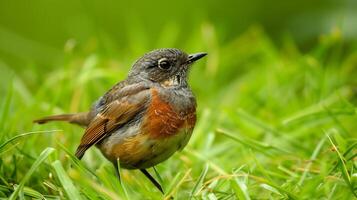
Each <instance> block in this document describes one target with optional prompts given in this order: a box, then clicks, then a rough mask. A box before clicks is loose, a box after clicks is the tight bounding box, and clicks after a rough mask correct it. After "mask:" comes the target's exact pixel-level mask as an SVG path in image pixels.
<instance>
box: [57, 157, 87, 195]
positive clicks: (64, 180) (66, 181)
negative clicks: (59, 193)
mask: <svg viewBox="0 0 357 200" xmlns="http://www.w3.org/2000/svg"><path fill="white" fill-rule="evenodd" d="M52 166H53V168H54V169H55V171H56V173H57V177H58V179H59V181H60V182H61V184H62V186H63V188H64V191H65V192H66V194H67V196H68V198H69V199H82V197H81V196H80V194H79V191H78V190H77V188H76V187H75V186H74V185H73V182H72V181H71V179H70V178H69V177H68V175H67V173H66V171H65V170H64V168H63V166H62V164H61V162H60V161H59V160H56V161H54V162H53V163H52Z"/></svg>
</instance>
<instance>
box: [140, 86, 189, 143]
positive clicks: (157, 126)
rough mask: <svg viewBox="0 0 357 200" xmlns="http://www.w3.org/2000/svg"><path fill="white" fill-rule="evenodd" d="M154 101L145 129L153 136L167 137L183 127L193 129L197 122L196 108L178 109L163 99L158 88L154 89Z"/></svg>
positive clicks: (144, 125)
mask: <svg viewBox="0 0 357 200" xmlns="http://www.w3.org/2000/svg"><path fill="white" fill-rule="evenodd" d="M151 92H152V102H151V104H150V106H149V108H148V114H147V118H146V119H145V121H144V123H143V130H145V132H146V133H147V134H149V135H150V136H151V137H152V138H165V137H170V136H172V135H175V134H178V133H179V132H180V130H182V129H188V130H189V129H193V127H194V125H195V123H196V112H195V108H194V107H193V108H190V109H188V110H185V111H178V110H177V109H175V107H174V105H170V104H169V103H167V102H165V101H163V100H162V99H161V98H160V96H159V94H158V92H157V90H156V89H152V90H151Z"/></svg>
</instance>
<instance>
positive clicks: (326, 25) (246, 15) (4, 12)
mask: <svg viewBox="0 0 357 200" xmlns="http://www.w3.org/2000/svg"><path fill="white" fill-rule="evenodd" d="M356 9H357V2H356V1H354V0H314V1H309V0H301V1H282V0H272V1H260V0H251V1H243V0H236V1H229V0H222V1H212V0H208V1H203V0H198V1H187V0H183V1H177V2H168V1H160V0H159V1H157V0H156V1H144V2H140V3H139V2H128V1H111V0H104V1H94V0H88V1H79V0H73V1H70V0H63V1H55V0H50V1H48V0H36V1H26V0H13V1H6V0H2V1H1V6H0V57H1V60H2V62H4V63H6V64H7V65H9V66H10V67H11V68H16V69H23V68H24V67H26V66H27V65H29V64H36V65H41V66H43V67H45V68H53V67H55V66H54V63H56V62H61V61H63V59H64V56H65V55H64V54H65V51H64V48H66V49H67V48H71V47H72V46H75V47H77V46H79V47H81V49H82V50H83V51H84V52H85V53H89V52H93V51H96V52H100V53H101V54H103V55H105V56H109V57H115V58H121V59H123V57H124V55H125V56H126V55H127V54H129V55H132V54H134V55H136V56H137V55H139V54H140V53H143V52H146V51H148V50H150V49H153V48H159V47H169V46H175V47H187V46H188V47H192V48H193V47H196V48H197V46H198V44H200V45H201V46H202V47H203V46H205V45H207V44H206V42H205V40H204V38H202V37H199V38H194V39H195V41H192V40H193V39H192V38H193V37H192V36H193V35H197V32H202V28H203V27H202V26H205V25H207V24H208V25H211V26H213V27H214V29H215V34H216V36H215V37H216V40H217V41H216V42H217V43H218V44H219V45H221V44H225V43H228V42H230V41H231V40H232V39H234V38H236V37H237V36H238V35H240V34H241V33H243V32H244V31H246V30H247V29H248V28H250V27H251V26H253V25H258V26H261V27H262V28H263V30H264V31H265V32H266V33H267V34H268V35H269V36H270V37H271V38H273V40H274V42H276V43H277V44H280V43H281V42H282V38H284V37H286V36H289V37H292V38H293V40H294V41H296V42H297V43H298V44H299V47H301V48H302V49H304V50H306V49H309V48H310V47H311V46H313V45H314V44H316V41H317V39H318V37H319V36H320V35H321V34H326V33H329V32H330V31H331V30H333V29H334V28H338V29H340V31H341V34H342V35H343V37H344V39H345V40H346V41H348V42H353V43H355V42H356V40H357V20H356V18H357V14H356V12H355V11H356ZM203 31H204V32H207V30H203ZM203 34H209V33H203ZM207 37H209V36H207ZM128 51H129V52H128ZM124 52H125V53H124Z"/></svg>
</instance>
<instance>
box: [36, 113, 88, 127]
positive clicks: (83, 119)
mask: <svg viewBox="0 0 357 200" xmlns="http://www.w3.org/2000/svg"><path fill="white" fill-rule="evenodd" d="M89 115H90V114H89V112H83V113H75V114H62V115H53V116H47V117H44V118H41V119H36V120H34V121H33V122H34V123H37V124H45V123H47V122H51V121H67V122H69V123H72V124H78V125H80V126H87V125H88V124H89V122H90V120H91V119H90V116H89Z"/></svg>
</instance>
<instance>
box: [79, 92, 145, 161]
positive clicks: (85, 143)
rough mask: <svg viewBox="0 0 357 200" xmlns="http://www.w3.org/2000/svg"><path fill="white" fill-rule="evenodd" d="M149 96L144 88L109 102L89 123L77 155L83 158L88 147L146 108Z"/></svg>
mask: <svg viewBox="0 0 357 200" xmlns="http://www.w3.org/2000/svg"><path fill="white" fill-rule="evenodd" d="M149 98H150V93H149V91H148V90H143V91H141V92H139V93H137V94H135V95H130V96H125V97H123V98H121V99H118V100H115V101H113V102H111V103H109V104H108V105H107V106H106V107H105V108H104V110H103V111H101V112H100V113H98V114H97V115H96V116H95V117H94V119H93V120H92V121H91V123H90V124H89V125H88V127H87V129H86V131H85V133H84V135H83V137H82V139H81V144H80V145H79V146H78V148H77V151H76V154H75V155H76V157H78V158H79V159H81V158H82V157H83V155H84V153H85V152H86V151H87V149H89V148H90V147H91V146H93V145H94V144H96V143H98V142H99V141H101V140H102V139H103V138H105V137H106V136H107V135H108V133H110V132H111V131H113V130H114V129H116V128H118V127H120V126H122V125H123V124H125V123H127V122H128V121H130V120H131V119H133V117H135V116H136V115H137V114H138V113H140V112H142V111H143V110H144V109H146V105H147V102H148V100H149Z"/></svg>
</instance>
